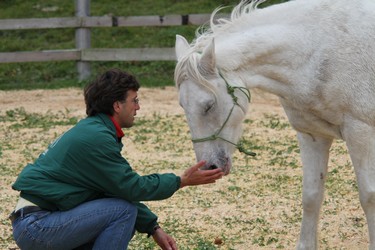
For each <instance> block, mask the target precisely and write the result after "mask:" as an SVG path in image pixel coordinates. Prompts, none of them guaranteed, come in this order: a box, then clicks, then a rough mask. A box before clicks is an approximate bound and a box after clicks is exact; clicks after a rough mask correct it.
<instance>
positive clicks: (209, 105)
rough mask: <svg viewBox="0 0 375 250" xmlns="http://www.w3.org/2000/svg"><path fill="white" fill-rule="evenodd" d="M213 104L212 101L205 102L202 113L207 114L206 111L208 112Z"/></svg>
mask: <svg viewBox="0 0 375 250" xmlns="http://www.w3.org/2000/svg"><path fill="white" fill-rule="evenodd" d="M214 106H215V102H214V101H211V102H207V103H206V105H205V107H204V113H205V114H207V113H208V112H210V111H211V110H212V109H213V107H214Z"/></svg>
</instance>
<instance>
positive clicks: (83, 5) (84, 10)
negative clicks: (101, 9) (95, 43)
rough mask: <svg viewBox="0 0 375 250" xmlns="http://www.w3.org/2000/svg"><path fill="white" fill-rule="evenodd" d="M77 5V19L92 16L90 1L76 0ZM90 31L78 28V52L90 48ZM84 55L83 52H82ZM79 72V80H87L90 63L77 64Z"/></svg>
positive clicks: (79, 62) (80, 62) (81, 62)
mask: <svg viewBox="0 0 375 250" xmlns="http://www.w3.org/2000/svg"><path fill="white" fill-rule="evenodd" d="M75 5H76V17H78V18H80V17H87V16H89V15H90V0H75ZM90 40H91V39H90V29H89V28H82V27H81V28H78V29H76V48H77V49H78V50H82V49H86V48H90V46H91V41H90ZM81 54H82V52H81ZM77 71H78V74H79V80H80V81H82V80H85V79H87V78H88V77H89V76H90V73H91V72H90V63H89V62H84V61H78V62H77Z"/></svg>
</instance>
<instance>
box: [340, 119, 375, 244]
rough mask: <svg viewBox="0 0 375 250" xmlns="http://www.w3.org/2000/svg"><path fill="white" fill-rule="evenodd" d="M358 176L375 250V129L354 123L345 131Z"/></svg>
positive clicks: (363, 205)
mask: <svg viewBox="0 0 375 250" xmlns="http://www.w3.org/2000/svg"><path fill="white" fill-rule="evenodd" d="M343 135H344V138H345V141H346V144H347V147H348V149H349V153H350V157H351V159H352V162H353V166H354V170H355V173H356V176H357V182H358V189H359V198H360V201H361V206H362V208H363V211H364V212H365V214H366V219H367V224H368V231H369V238H370V246H369V249H372V250H375V128H374V127H371V126H368V125H367V124H364V123H362V122H358V121H352V123H351V126H350V127H349V126H346V127H345V129H344V134H343Z"/></svg>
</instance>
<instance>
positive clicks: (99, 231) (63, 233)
mask: <svg viewBox="0 0 375 250" xmlns="http://www.w3.org/2000/svg"><path fill="white" fill-rule="evenodd" d="M137 212H138V210H137V207H136V206H134V205H133V204H131V203H129V202H127V201H125V200H122V199H116V198H106V199H98V200H93V201H89V202H86V203H83V204H81V205H79V206H77V207H75V208H72V209H70V210H67V211H54V212H50V211H45V210H43V211H39V212H34V213H30V214H26V215H24V216H22V215H21V216H20V217H19V218H17V219H16V220H15V221H14V222H13V224H12V226H13V238H14V240H15V241H16V243H17V245H18V246H19V247H20V248H21V249H22V250H27V249H30V250H31V249H35V250H42V249H53V250H59V249H63V250H67V249H74V248H78V249H103V250H104V249H111V250H112V249H113V250H114V249H127V247H128V244H129V241H130V240H131V238H132V237H133V235H134V232H135V230H134V225H135V220H136V217H137Z"/></svg>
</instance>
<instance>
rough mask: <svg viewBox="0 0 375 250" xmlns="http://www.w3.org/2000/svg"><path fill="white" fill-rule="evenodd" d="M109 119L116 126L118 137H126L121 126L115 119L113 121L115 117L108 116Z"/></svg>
mask: <svg viewBox="0 0 375 250" xmlns="http://www.w3.org/2000/svg"><path fill="white" fill-rule="evenodd" d="M108 117H109V119H111V121H112V122H113V125H115V128H116V135H117V137H118V138H122V137H124V132H123V131H122V129H121V127H120V125H119V124H118V123H117V122H116V121H115V119H113V116H108Z"/></svg>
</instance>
